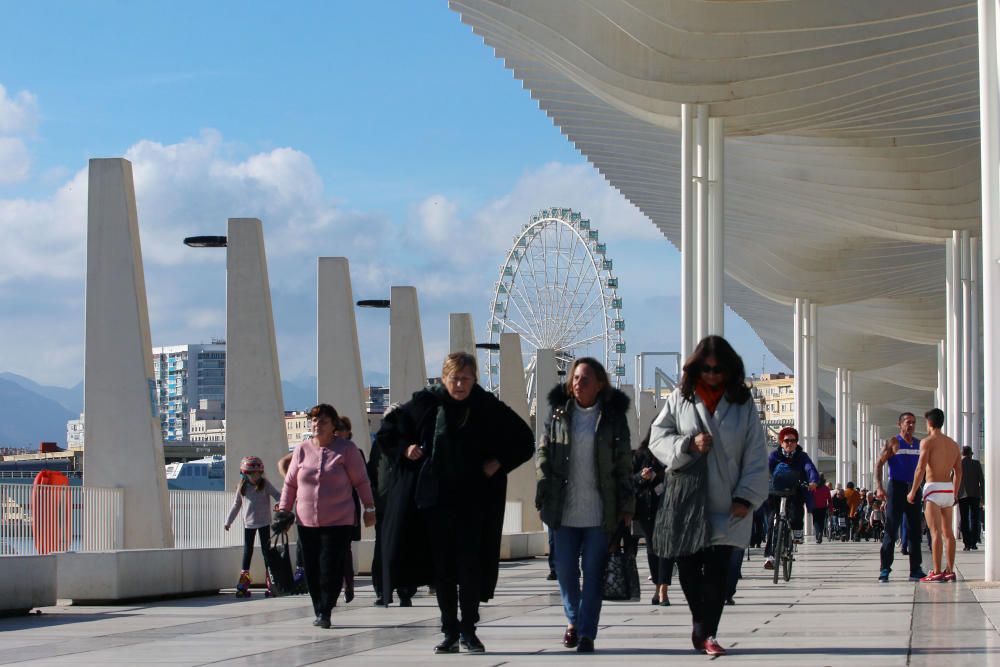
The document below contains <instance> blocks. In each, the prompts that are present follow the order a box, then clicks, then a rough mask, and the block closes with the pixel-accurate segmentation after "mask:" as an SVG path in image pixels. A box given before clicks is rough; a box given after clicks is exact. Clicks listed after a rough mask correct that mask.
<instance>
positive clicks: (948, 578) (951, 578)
mask: <svg viewBox="0 0 1000 667" xmlns="http://www.w3.org/2000/svg"><path fill="white" fill-rule="evenodd" d="M941 581H943V582H944V583H946V584H951V583H954V582H956V581H958V577H956V576H955V573H954V572H952V571H951V570H947V571H945V572H942V573H941Z"/></svg>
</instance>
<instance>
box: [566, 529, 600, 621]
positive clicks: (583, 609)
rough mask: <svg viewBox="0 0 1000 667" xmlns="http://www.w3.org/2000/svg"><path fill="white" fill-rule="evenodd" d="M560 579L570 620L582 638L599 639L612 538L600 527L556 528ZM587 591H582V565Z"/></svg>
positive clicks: (584, 588)
mask: <svg viewBox="0 0 1000 667" xmlns="http://www.w3.org/2000/svg"><path fill="white" fill-rule="evenodd" d="M554 532H555V543H556V577H557V578H558V580H559V594H560V595H562V602H563V610H564V611H565V612H566V620H567V621H568V622H569V624H570V625H572V626H573V627H574V628H576V633H577V635H578V636H579V637H589V638H590V639H595V638H596V637H597V623H598V621H600V618H601V601H602V597H601V596H602V593H603V592H604V566H605V565H606V564H607V561H608V536H607V535H606V534H605V533H604V529H603V528H601V527H600V526H594V527H593V528H570V527H568V526H563V527H561V528H557V529H555V531H554ZM581 560H582V562H583V588H582V590H581V588H580V562H581Z"/></svg>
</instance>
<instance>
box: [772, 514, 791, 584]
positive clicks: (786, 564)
mask: <svg viewBox="0 0 1000 667" xmlns="http://www.w3.org/2000/svg"><path fill="white" fill-rule="evenodd" d="M785 528H786V530H787V528H788V526H787V525H786V526H785ZM785 539H786V540H787V545H788V546H787V547H786V548H785V552H786V553H785V555H784V558H782V559H781V570H782V574H784V575H785V581H788V580H789V579H791V578H792V561H794V560H795V554H794V547H793V545H792V540H791V535H786V536H785ZM775 571H776V572H777V569H775Z"/></svg>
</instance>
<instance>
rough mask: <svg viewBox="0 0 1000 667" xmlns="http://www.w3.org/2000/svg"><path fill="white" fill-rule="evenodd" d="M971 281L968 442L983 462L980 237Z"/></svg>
mask: <svg viewBox="0 0 1000 667" xmlns="http://www.w3.org/2000/svg"><path fill="white" fill-rule="evenodd" d="M969 253H970V259H971V261H970V264H969V282H970V292H971V301H970V303H969V320H968V321H969V330H970V331H971V332H972V335H971V336H970V337H969V341H970V344H969V366H968V376H969V383H968V385H967V386H968V391H969V394H968V396H969V409H970V411H971V418H970V422H971V428H972V433H971V440H970V441H969V442H967V443H962V444H968V445H970V446H971V447H972V449H973V457H974V458H976V459H977V460H981V456H982V444H983V443H982V441H981V440H980V437H979V434H980V433H981V429H982V424H983V412H982V401H983V397H982V386H983V357H982V338H981V336H982V333H981V332H982V326H983V323H982V320H981V319H980V314H981V313H982V309H983V293H982V280H980V277H979V274H980V271H981V263H982V252H981V244H980V242H979V239H978V238H973V239H970V241H969Z"/></svg>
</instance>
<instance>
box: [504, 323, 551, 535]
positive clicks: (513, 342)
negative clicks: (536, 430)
mask: <svg viewBox="0 0 1000 667" xmlns="http://www.w3.org/2000/svg"><path fill="white" fill-rule="evenodd" d="M500 400H501V401H503V402H504V403H506V404H507V405H509V406H510V407H511V409H512V410H514V412H516V413H517V414H518V415H520V416H521V419H523V420H524V421H525V422H527V423H530V421H529V420H530V415H529V414H528V399H527V387H526V386H525V381H524V357H522V356H521V336H520V335H518V334H516V333H502V334H500ZM535 488H536V483H535V466H534V463H533V461H529V462H528V463H525V464H524V465H522V466H521V467H520V468H518V469H517V470H515V471H514V472H512V473H511V474H510V475H508V476H507V502H519V503H521V530H522V531H524V532H537V531H540V530H541V529H542V520H541V519H540V518H539V517H538V512H537V511H535Z"/></svg>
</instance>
